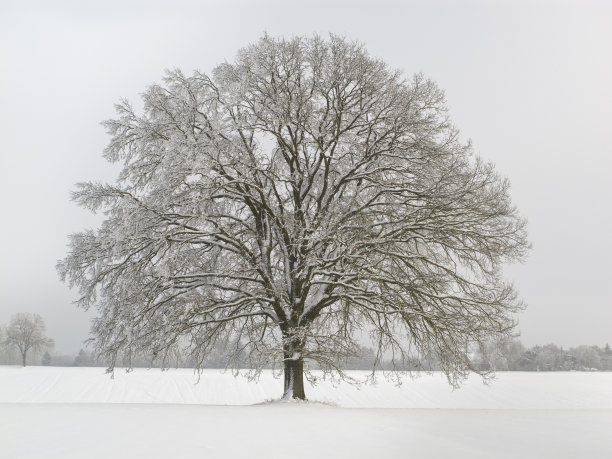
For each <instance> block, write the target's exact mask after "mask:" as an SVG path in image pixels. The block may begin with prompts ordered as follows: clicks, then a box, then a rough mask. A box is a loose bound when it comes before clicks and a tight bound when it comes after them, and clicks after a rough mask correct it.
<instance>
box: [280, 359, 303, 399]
mask: <svg viewBox="0 0 612 459" xmlns="http://www.w3.org/2000/svg"><path fill="white" fill-rule="evenodd" d="M294 356H295V354H293V355H291V354H290V355H286V356H285V368H284V374H285V389H284V392H283V400H290V399H292V398H297V399H299V400H306V394H305V393H304V360H303V359H302V357H301V356H300V357H298V358H292V357H294Z"/></svg>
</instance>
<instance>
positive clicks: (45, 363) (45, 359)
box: [41, 351, 52, 367]
mask: <svg viewBox="0 0 612 459" xmlns="http://www.w3.org/2000/svg"><path fill="white" fill-rule="evenodd" d="M51 360H52V358H51V354H49V351H46V352H45V353H44V354H43V356H42V360H41V363H42V364H43V366H45V367H48V366H49V365H51Z"/></svg>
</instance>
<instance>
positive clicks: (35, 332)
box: [4, 312, 54, 367]
mask: <svg viewBox="0 0 612 459" xmlns="http://www.w3.org/2000/svg"><path fill="white" fill-rule="evenodd" d="M4 343H5V344H6V345H7V346H8V347H9V348H10V347H12V348H16V349H18V350H19V353H20V354H21V362H22V364H23V366H24V367H25V366H26V358H27V354H28V352H31V351H35V352H36V351H42V350H43V349H45V348H48V347H53V346H54V341H53V340H52V339H50V338H47V337H46V336H45V322H44V320H43V319H42V317H41V316H39V315H38V314H32V313H29V312H20V313H17V314H15V315H14V316H13V317H12V318H11V322H10V323H9V325H8V327H7V329H6V338H5V340H4Z"/></svg>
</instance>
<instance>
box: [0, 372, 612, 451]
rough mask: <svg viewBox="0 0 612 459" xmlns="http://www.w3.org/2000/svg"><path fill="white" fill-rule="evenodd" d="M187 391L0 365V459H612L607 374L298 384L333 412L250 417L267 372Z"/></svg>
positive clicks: (184, 376) (140, 380) (167, 382)
mask: <svg viewBox="0 0 612 459" xmlns="http://www.w3.org/2000/svg"><path fill="white" fill-rule="evenodd" d="M351 374H352V375H353V376H355V377H358V378H359V377H362V376H364V375H365V374H366V373H364V372H351ZM196 380H197V378H196V376H195V375H194V374H193V372H192V371H190V370H171V371H168V372H163V373H162V372H160V371H159V370H140V369H137V370H135V371H134V372H133V373H130V374H125V373H124V372H122V371H117V372H116V374H115V378H114V379H111V378H110V376H109V375H106V374H104V370H103V369H101V368H54V367H28V368H19V367H1V366H0V457H3V458H4V457H7V458H38V457H44V458H47V457H51V458H83V457H88V458H106V457H113V458H124V457H125V458H132V457H136V458H141V457H142V458H145V457H147V458H151V457H153V458H157V457H213V458H218V457H236V458H242V457H265V458H281V457H290V458H302V457H304V458H305V457H310V458H312V457H321V458H327V457H330V458H344V457H346V458H349V457H350V458H360V457H369V458H378V457H380V458H407V457H414V458H438V457H453V458H470V459H473V458H480V457H482V458H484V457H487V458H518V457H521V458H526V457H529V458H531V457H533V458H548V457H550V458H578V457H585V458H610V457H612V434H611V432H612V373H499V374H498V377H497V380H496V381H494V382H493V383H492V384H491V385H489V386H484V385H483V384H482V382H481V380H480V379H479V378H477V377H473V378H470V379H469V380H468V381H466V383H465V384H464V385H463V387H462V388H461V389H458V390H455V391H453V390H452V389H451V388H450V387H449V386H448V384H447V383H446V381H445V380H444V377H443V376H441V375H440V374H433V375H423V376H422V377H420V378H417V379H415V380H406V381H405V383H404V384H403V385H402V386H401V387H399V388H398V387H395V386H394V385H393V383H390V382H387V381H385V380H384V379H380V380H379V381H378V384H377V385H376V386H369V385H366V386H362V387H361V388H360V389H357V388H355V387H353V386H350V385H348V384H346V383H341V384H338V385H336V386H334V385H333V384H332V383H330V382H326V381H324V382H320V383H319V384H317V385H316V386H315V387H312V386H310V385H308V384H307V387H306V391H307V395H308V396H309V397H310V398H311V399H313V400H317V401H322V402H329V403H333V404H336V405H337V406H336V407H334V406H330V405H324V404H316V403H310V404H307V403H267V404H266V403H263V404H262V403H261V402H263V401H265V400H268V399H272V398H277V397H278V396H279V395H280V393H281V392H282V380H279V379H274V378H273V376H272V375H271V374H270V373H264V374H263V375H262V377H261V379H260V380H259V382H249V381H247V380H246V379H245V378H234V377H232V375H231V374H230V373H229V372H226V373H221V372H219V371H216V370H207V371H205V372H204V373H203V374H202V377H201V380H200V382H199V384H195V382H196ZM253 404H256V405H254V406H245V405H253ZM219 405H240V406H219ZM342 407H344V408H342ZM391 407H393V409H389V408H391ZM345 408H350V409H345ZM432 408H433V409H432Z"/></svg>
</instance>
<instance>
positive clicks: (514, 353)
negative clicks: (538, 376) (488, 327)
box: [472, 340, 612, 371]
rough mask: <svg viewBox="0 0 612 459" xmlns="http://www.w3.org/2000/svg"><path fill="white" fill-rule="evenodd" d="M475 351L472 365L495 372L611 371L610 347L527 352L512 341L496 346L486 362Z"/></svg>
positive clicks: (537, 348) (541, 348)
mask: <svg viewBox="0 0 612 459" xmlns="http://www.w3.org/2000/svg"><path fill="white" fill-rule="evenodd" d="M483 355H487V353H486V352H484V353H483V352H480V351H476V352H475V353H474V355H473V359H472V361H473V363H474V364H475V365H476V366H478V367H479V368H480V369H490V370H496V371H612V349H611V348H610V345H609V344H606V345H605V346H604V347H599V346H585V345H582V346H577V347H572V348H569V349H564V348H563V347H560V346H557V345H556V344H546V345H544V346H540V345H537V346H533V347H530V348H526V347H525V346H523V344H522V343H521V342H520V341H517V340H513V341H509V342H507V343H503V344H501V345H498V346H496V349H495V351H494V352H492V353H490V357H489V358H484V357H483Z"/></svg>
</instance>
